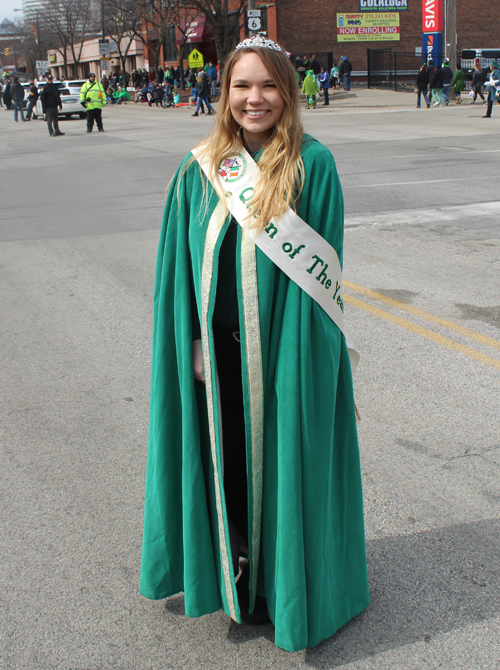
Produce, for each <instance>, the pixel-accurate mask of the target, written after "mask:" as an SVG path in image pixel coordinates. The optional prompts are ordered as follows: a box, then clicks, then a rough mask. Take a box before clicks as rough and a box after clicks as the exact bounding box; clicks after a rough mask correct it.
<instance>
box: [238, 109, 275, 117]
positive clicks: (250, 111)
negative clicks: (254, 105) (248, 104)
mask: <svg viewBox="0 0 500 670" xmlns="http://www.w3.org/2000/svg"><path fill="white" fill-rule="evenodd" d="M243 111H244V112H245V114H248V115H249V116H253V115H254V114H259V115H260V116H264V114H267V113H268V112H269V111H270V110H269V109H244V110H243Z"/></svg>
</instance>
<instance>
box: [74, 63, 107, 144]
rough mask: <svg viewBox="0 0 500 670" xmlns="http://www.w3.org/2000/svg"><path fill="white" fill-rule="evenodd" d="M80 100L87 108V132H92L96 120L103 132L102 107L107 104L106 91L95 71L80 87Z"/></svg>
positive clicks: (100, 130)
mask: <svg viewBox="0 0 500 670" xmlns="http://www.w3.org/2000/svg"><path fill="white" fill-rule="evenodd" d="M80 102H81V104H82V105H83V106H84V107H85V109H86V110H87V132H88V133H91V132H92V128H93V127H94V121H95V122H96V124H97V128H98V129H99V132H100V133H103V132H104V128H103V125H102V108H103V107H104V105H105V104H106V92H105V91H104V87H103V85H102V84H101V83H100V82H98V81H96V78H95V74H94V73H93V72H91V73H90V74H89V78H88V79H87V81H86V82H85V84H84V85H83V86H82V88H81V89H80Z"/></svg>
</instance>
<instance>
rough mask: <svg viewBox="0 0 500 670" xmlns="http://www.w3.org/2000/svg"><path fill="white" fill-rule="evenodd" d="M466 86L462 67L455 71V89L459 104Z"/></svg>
mask: <svg viewBox="0 0 500 670" xmlns="http://www.w3.org/2000/svg"><path fill="white" fill-rule="evenodd" d="M464 88H465V75H464V73H463V70H461V69H460V68H458V69H457V71H456V72H455V76H454V77H453V90H454V91H455V95H456V96H457V103H456V104H457V105H460V103H461V102H462V91H463V90H464Z"/></svg>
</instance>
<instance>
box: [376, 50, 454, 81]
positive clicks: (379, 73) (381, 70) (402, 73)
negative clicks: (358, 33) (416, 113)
mask: <svg viewBox="0 0 500 670" xmlns="http://www.w3.org/2000/svg"><path fill="white" fill-rule="evenodd" d="M367 51H368V53H367V59H368V66H367V70H368V88H388V89H390V90H391V91H407V90H412V89H413V88H414V86H415V82H416V80H417V75H418V73H419V71H420V68H421V67H422V63H425V62H426V61H425V57H424V56H422V55H420V56H416V55H415V54H413V53H407V52H404V51H393V50H392V49H368V50H367ZM442 60H443V54H437V55H436V58H434V62H435V63H436V62H442Z"/></svg>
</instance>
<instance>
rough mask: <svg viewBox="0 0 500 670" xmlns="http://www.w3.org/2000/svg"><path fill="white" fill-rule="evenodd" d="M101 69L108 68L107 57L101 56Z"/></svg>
mask: <svg viewBox="0 0 500 670" xmlns="http://www.w3.org/2000/svg"><path fill="white" fill-rule="evenodd" d="M101 70H109V58H101Z"/></svg>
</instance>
